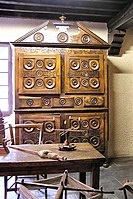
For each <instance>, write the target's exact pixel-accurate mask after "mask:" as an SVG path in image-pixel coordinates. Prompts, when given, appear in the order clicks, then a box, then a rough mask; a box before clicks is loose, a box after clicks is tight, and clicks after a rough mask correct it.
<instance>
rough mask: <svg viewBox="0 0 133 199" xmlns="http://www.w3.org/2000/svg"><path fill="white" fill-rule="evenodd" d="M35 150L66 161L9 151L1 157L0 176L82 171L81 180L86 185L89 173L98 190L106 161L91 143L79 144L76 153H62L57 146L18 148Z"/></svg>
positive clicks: (24, 146) (91, 183)
mask: <svg viewBox="0 0 133 199" xmlns="http://www.w3.org/2000/svg"><path fill="white" fill-rule="evenodd" d="M16 146H18V147H21V148H26V149H31V150H35V151H40V150H43V149H44V150H47V149H48V150H51V151H52V152H55V153H58V154H59V155H61V156H65V157H67V160H65V161H57V160H52V159H47V158H40V157H39V156H37V155H33V154H29V153H26V152H22V151H19V150H16V149H11V148H10V153H9V154H7V155H4V156H0V176H9V175H10V176H15V175H32V174H44V173H45V174H57V173H63V172H64V171H65V170H68V172H69V173H75V172H79V173H80V174H81V175H80V181H82V182H84V183H85V175H84V174H85V172H90V186H92V187H94V188H99V175H100V166H101V165H102V164H103V162H104V160H105V158H104V156H103V155H102V154H101V153H99V152H98V151H97V150H96V149H95V148H94V147H92V145H91V144H89V143H77V144H76V150H75V151H59V150H58V149H59V145H58V144H41V145H27V144H26V145H16Z"/></svg>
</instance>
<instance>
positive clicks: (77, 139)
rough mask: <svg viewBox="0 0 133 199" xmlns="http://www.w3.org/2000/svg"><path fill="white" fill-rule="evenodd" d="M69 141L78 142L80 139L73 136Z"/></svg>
mask: <svg viewBox="0 0 133 199" xmlns="http://www.w3.org/2000/svg"><path fill="white" fill-rule="evenodd" d="M71 142H72V143H78V142H80V139H79V138H77V137H74V138H72V139H71Z"/></svg>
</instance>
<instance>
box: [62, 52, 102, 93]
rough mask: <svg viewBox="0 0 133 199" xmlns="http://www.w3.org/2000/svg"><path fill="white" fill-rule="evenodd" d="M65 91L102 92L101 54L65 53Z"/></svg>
mask: <svg viewBox="0 0 133 199" xmlns="http://www.w3.org/2000/svg"><path fill="white" fill-rule="evenodd" d="M65 93H75V94H76V93H80V94H84V93H85V94H87V93H99V94H102V93H104V72H103V55H94V54H93V55H85V54H82V55H80V54H78V55H69V54H67V55H66V56H65Z"/></svg>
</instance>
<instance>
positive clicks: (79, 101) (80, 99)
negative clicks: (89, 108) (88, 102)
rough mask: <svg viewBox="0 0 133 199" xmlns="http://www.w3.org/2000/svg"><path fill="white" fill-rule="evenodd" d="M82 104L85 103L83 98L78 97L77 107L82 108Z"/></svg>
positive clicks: (76, 100)
mask: <svg viewBox="0 0 133 199" xmlns="http://www.w3.org/2000/svg"><path fill="white" fill-rule="evenodd" d="M82 103H83V100H82V98H80V97H77V98H76V99H75V104H76V105H77V106H80V105H81V104H82Z"/></svg>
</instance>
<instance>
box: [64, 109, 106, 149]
mask: <svg viewBox="0 0 133 199" xmlns="http://www.w3.org/2000/svg"><path fill="white" fill-rule="evenodd" d="M64 119H65V120H66V122H65V123H66V128H68V129H69V130H70V131H69V141H70V142H73V143H76V142H89V143H91V144H92V146H93V147H95V148H97V149H98V150H99V151H101V152H104V150H105V142H106V139H107V113H102V112H99V113H98V112H97V113H96V112H92V113H91V112H90V113H73V114H72V113H70V114H65V116H64Z"/></svg>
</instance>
